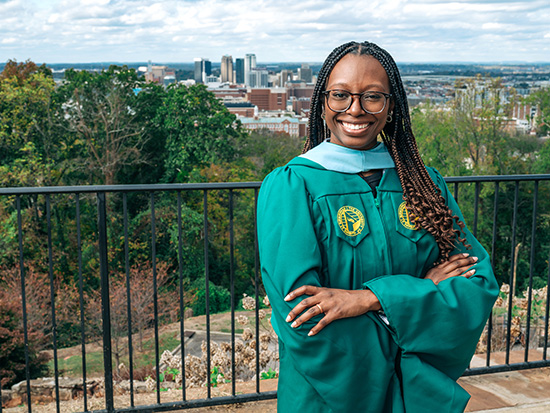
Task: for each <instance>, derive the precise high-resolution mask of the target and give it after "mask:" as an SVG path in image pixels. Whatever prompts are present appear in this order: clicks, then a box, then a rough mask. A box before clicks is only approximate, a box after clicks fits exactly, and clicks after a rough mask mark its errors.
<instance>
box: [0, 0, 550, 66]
mask: <svg viewBox="0 0 550 413" xmlns="http://www.w3.org/2000/svg"><path fill="white" fill-rule="evenodd" d="M363 4H365V5H363ZM0 15H1V16H2V19H1V20H0V39H4V40H3V41H2V42H1V43H0V58H17V59H18V60H25V59H27V58H30V59H33V60H35V61H37V62H42V61H47V62H62V61H71V62H86V61H88V62H89V61H146V60H148V59H152V60H154V61H158V62H170V61H187V62H190V61H192V60H193V58H194V57H197V56H205V57H210V59H211V60H213V61H217V60H219V59H220V58H221V56H222V55H224V54H231V55H233V57H236V56H243V55H244V54H245V53H256V55H257V56H258V61H260V62H261V61H264V62H267V61H310V62H312V61H322V60H323V59H324V58H325V56H326V55H327V54H328V53H329V52H330V50H331V49H332V48H333V47H336V46H337V45H339V44H341V43H343V42H346V41H349V40H371V41H375V42H377V43H378V44H380V45H381V46H382V47H385V48H386V49H388V50H389V51H390V52H391V53H392V54H394V56H395V58H396V59H397V60H400V61H422V60H423V61H426V60H429V61H449V60H457V59H459V60H468V61H476V60H477V61H480V60H483V61H487V60H522V59H524V60H540V59H541V58H542V56H541V51H542V50H548V41H547V39H548V21H550V4H549V2H548V1H547V0H526V1H519V0H517V1H506V0H464V1H451V2H447V1H444V0H410V1H405V0H371V1H369V2H368V3H367V2H364V3H359V4H358V3H357V2H356V1H351V0H343V1H339V2H335V1H329V0H303V1H295V0H256V1H255V2H250V1H249V0H231V1H227V0H195V1H190V0H187V1H182V0H46V1H44V0H40V1H39V0H30V1H24V0H8V1H3V2H0ZM5 40H9V41H5Z"/></svg>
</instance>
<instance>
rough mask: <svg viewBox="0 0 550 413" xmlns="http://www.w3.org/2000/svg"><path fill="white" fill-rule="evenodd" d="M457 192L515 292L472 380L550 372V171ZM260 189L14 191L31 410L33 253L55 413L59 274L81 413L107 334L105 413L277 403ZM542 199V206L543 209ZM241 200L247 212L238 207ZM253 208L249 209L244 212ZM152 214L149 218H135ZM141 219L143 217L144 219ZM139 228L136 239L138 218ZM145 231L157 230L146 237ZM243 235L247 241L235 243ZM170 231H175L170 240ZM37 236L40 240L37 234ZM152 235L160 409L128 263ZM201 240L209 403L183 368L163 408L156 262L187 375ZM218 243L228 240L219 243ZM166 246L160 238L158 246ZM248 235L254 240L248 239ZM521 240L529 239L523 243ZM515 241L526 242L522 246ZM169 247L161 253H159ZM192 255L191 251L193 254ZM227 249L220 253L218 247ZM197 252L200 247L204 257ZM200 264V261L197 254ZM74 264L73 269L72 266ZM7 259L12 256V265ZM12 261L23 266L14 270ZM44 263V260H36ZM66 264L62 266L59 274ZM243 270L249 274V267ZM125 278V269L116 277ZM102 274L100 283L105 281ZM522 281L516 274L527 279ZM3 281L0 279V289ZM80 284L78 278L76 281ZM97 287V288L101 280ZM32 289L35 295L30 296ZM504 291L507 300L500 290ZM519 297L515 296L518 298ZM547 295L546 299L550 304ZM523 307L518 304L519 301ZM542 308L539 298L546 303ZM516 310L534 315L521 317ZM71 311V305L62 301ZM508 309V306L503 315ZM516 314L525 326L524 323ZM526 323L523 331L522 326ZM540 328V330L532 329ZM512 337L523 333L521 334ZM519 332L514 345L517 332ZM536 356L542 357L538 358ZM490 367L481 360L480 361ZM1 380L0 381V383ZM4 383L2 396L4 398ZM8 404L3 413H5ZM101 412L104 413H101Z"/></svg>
mask: <svg viewBox="0 0 550 413" xmlns="http://www.w3.org/2000/svg"><path fill="white" fill-rule="evenodd" d="M446 181H447V183H448V184H449V185H450V187H451V188H452V189H453V191H454V196H455V198H456V199H457V201H458V202H459V205H460V206H461V209H462V211H463V214H464V216H465V219H466V222H467V223H468V224H469V226H470V228H471V229H472V232H473V233H474V235H476V236H477V237H478V238H479V239H480V241H481V242H482V243H483V244H484V245H485V247H486V248H487V250H488V251H489V252H490V253H491V257H492V260H493V261H492V262H493V267H494V268H495V273H496V275H497V278H498V279H499V281H500V283H501V284H502V283H504V282H505V281H506V282H507V284H508V285H509V290H508V291H509V292H508V293H507V297H508V299H507V301H506V300H504V301H503V302H502V306H501V308H500V309H498V308H497V309H496V310H495V311H494V312H493V314H492V315H491V318H490V320H489V322H488V325H487V328H486V331H485V332H484V336H483V338H482V340H481V342H480V343H481V348H480V354H478V355H477V356H476V357H478V359H477V360H478V362H477V364H474V363H473V364H472V366H471V368H469V369H468V370H467V371H466V372H465V375H473V374H485V373H491V372H497V371H505V370H516V369H527V368H535V367H542V366H550V360H548V358H547V351H548V328H549V323H548V319H549V300H548V298H546V299H545V301H544V302H541V300H540V299H538V298H537V299H535V298H536V297H534V296H533V294H534V291H535V287H536V286H537V285H538V286H539V287H540V286H541V285H545V286H546V288H548V287H547V286H548V284H549V283H550V265H549V262H550V174H549V175H546V174H545V175H508V176H477V177H451V178H447V179H446ZM259 187H260V183H259V182H251V183H209V184H166V185H114V186H84V187H47V188H5V189H0V205H1V206H2V209H0V214H3V216H0V218H2V219H7V218H6V217H10V216H16V223H17V224H16V225H17V235H16V239H15V237H12V238H13V239H11V241H10V240H9V239H8V240H7V241H6V243H7V245H11V246H12V247H13V248H14V249H17V256H16V257H17V260H16V261H14V262H16V263H18V272H19V277H20V280H19V285H20V291H19V292H17V295H19V294H20V297H21V318H22V326H23V331H24V340H25V361H26V371H25V380H26V401H27V405H28V411H29V412H31V411H32V400H33V394H32V391H31V372H30V368H29V364H30V360H29V340H30V337H29V335H28V329H29V326H28V323H29V313H28V312H29V308H28V306H29V305H30V304H29V303H28V297H27V294H28V293H29V285H28V279H27V278H28V274H27V273H26V271H27V269H28V266H29V263H30V262H31V261H32V260H36V257H35V254H34V250H35V249H37V248H41V247H45V248H47V254H46V255H47V263H46V264H45V265H44V266H43V267H42V269H41V270H42V271H44V272H45V273H47V284H48V285H47V286H44V288H48V289H49V292H48V295H49V307H50V308H49V316H48V317H49V319H48V321H47V323H48V337H49V339H51V343H50V344H49V345H48V346H47V347H48V349H49V350H50V352H51V354H52V357H53V362H52V370H53V377H54V381H55V397H54V398H55V400H56V410H57V411H60V403H61V402H60V392H59V388H60V383H59V379H60V376H61V373H62V372H61V371H60V367H59V356H58V351H59V348H58V347H59V336H58V335H59V333H60V332H61V331H60V328H59V326H58V325H57V322H58V314H57V313H56V311H57V310H56V308H57V307H56V299H58V297H59V292H58V291H57V290H56V289H57V288H59V280H58V278H60V277H61V278H62V277H64V276H65V277H66V276H67V274H72V272H74V273H75V274H76V275H74V274H73V276H74V278H75V279H76V278H77V280H76V282H75V285H77V286H78V297H77V298H76V299H75V301H76V302H75V304H74V305H75V307H74V308H75V310H74V311H77V312H78V316H79V326H78V327H79V330H80V331H79V332H78V334H79V335H78V341H79V345H80V353H81V357H82V388H83V392H82V394H83V398H82V403H81V405H80V406H81V407H80V410H81V411H91V410H90V408H91V407H90V399H89V398H88V391H87V383H88V378H89V374H88V372H87V370H88V360H87V354H86V353H87V348H86V345H87V344H89V343H90V342H91V341H93V340H97V339H98V338H97V334H100V336H99V337H100V339H99V340H100V341H101V344H102V355H103V370H102V376H103V379H104V383H103V386H104V407H103V409H101V410H99V411H105V412H126V411H169V410H174V409H182V408H193V407H201V406H212V405H222V404H231V403H242V402H248V401H258V400H265V399H272V398H275V397H276V392H275V391H262V388H261V387H262V386H261V381H260V372H261V367H260V366H261V363H260V353H261V352H260V331H259V324H260V323H259V308H260V302H259V296H260V293H261V292H262V287H261V281H260V274H259V262H258V254H257V240H256V239H255V235H254V234H255V233H256V230H255V223H256V212H255V211H256V208H255V205H256V200H257V195H258V189H259ZM541 200H542V202H541ZM236 202H238V205H239V208H241V209H242V210H241V209H237V210H236V209H235V204H236ZM243 210H244V212H243ZM189 211H194V212H193V213H196V214H201V215H202V224H198V223H197V222H195V223H194V225H195V227H194V228H195V229H198V228H199V225H200V231H199V232H198V235H197V236H196V237H195V238H193V237H191V238H189V236H186V235H185V234H184V230H185V228H186V227H185V225H187V224H186V222H187V220H188V218H189V216H188V214H191V215H192V212H189ZM235 212H238V213H239V219H238V221H239V223H240V225H238V223H236V218H235ZM140 217H143V222H142V221H139V219H138V218H140ZM140 219H141V218H140ZM132 220H135V221H136V222H139V225H138V226H137V229H136V228H133V229H132V234H130V231H129V230H130V221H132ZM146 227H148V229H146ZM235 229H237V232H238V233H239V234H240V238H239V240H236V236H235V234H236V233H235ZM167 233H173V234H177V235H174V236H173V237H172V238H171V240H172V241H170V242H169V241H167V239H168V235H167ZM31 234H33V235H32V236H31ZM144 234H146V235H147V237H148V241H147V244H148V246H147V248H145V247H144V248H142V249H141V250H140V251H141V254H143V250H147V255H148V256H149V259H150V262H151V271H150V274H151V283H152V291H153V295H152V301H153V307H152V311H153V316H152V319H150V320H149V324H148V327H150V328H152V330H153V332H154V346H153V347H154V349H153V351H152V352H153V353H154V363H152V364H154V375H155V377H154V379H155V380H154V381H155V391H156V400H155V401H154V402H153V403H152V404H151V403H149V404H139V403H136V389H135V379H134V378H135V373H136V372H135V370H134V365H135V358H134V356H135V354H134V348H135V343H134V335H135V334H134V331H135V328H134V321H135V320H133V319H132V308H133V303H132V294H131V291H132V285H131V277H130V272H131V266H132V264H133V263H135V262H137V261H139V260H140V257H141V255H140V254H138V253H136V248H137V247H135V245H134V244H139V242H138V241H139V240H138V241H136V237H138V238H140V240H143V239H144V238H143V237H144ZM197 237H198V238H200V239H201V243H202V249H203V258H202V261H203V262H202V268H203V271H204V273H203V274H201V278H202V276H204V290H205V300H206V303H205V330H206V331H205V334H206V351H205V363H206V366H205V375H206V377H204V383H205V385H206V395H205V397H201V398H190V397H189V394H188V386H187V383H186V372H185V371H182V383H181V385H180V387H181V394H180V396H179V398H178V400H177V401H166V399H165V400H164V401H163V400H162V399H163V398H164V397H163V396H162V390H163V389H162V388H161V381H162V380H161V378H162V376H161V375H162V372H161V363H160V359H161V351H160V335H159V328H160V327H161V324H162V323H163V316H161V315H160V313H161V309H160V308H159V297H158V293H159V289H160V287H159V285H157V282H158V277H159V268H157V264H158V262H159V254H162V257H163V259H165V258H166V257H168V256H170V257H172V263H173V264H174V265H173V274H174V275H173V277H172V282H173V283H175V287H174V288H172V289H173V290H174V291H177V296H178V299H177V304H174V307H175V308H176V309H177V313H178V314H177V319H178V322H179V341H180V342H179V345H180V348H181V358H182V369H183V370H185V362H184V359H185V356H186V351H187V349H186V345H185V331H186V328H185V324H184V323H185V320H184V316H183V315H184V312H185V302H184V296H185V293H186V291H185V280H184V275H183V274H184V272H185V264H184V263H185V262H186V259H187V257H186V256H185V255H186V253H185V252H184V251H187V250H188V246H186V245H184V244H185V242H186V240H188V239H192V240H194V241H193V242H195V245H194V247H195V249H197V248H199V247H198V246H197V245H198V244H197V242H198V241H197V239H198V238H197ZM214 237H221V238H223V240H217V238H216V239H214ZM161 238H162V239H161ZM247 238H251V239H252V240H253V242H249V241H247ZM216 240H217V241H219V242H218V243H219V244H223V247H224V248H227V255H228V258H227V260H226V261H224V262H225V263H226V264H227V266H228V268H226V269H224V270H223V271H224V273H225V274H226V275H227V277H226V281H227V284H228V285H226V287H227V289H228V290H229V291H230V303H231V309H230V314H231V327H230V343H231V344H230V348H231V367H230V370H231V377H232V378H233V379H232V380H231V384H230V386H231V390H230V395H222V396H213V395H212V388H213V383H212V382H211V377H210V376H211V374H212V368H213V367H215V366H212V360H211V350H212V348H211V346H212V340H211V325H210V318H211V314H210V308H211V307H210V300H211V299H212V297H211V294H210V290H209V288H210V279H211V275H212V274H211V271H212V268H211V266H212V262H211V261H212V249H213V243H214V242H215V241H216ZM222 241H223V242H222ZM520 241H521V242H520ZM239 242H241V243H243V244H244V245H245V247H246V248H248V249H250V250H251V251H249V253H250V254H251V255H250V257H249V258H250V259H248V261H246V260H245V261H246V262H243V260H242V257H241V259H240V261H239V260H238V259H237V255H239V256H241V255H242V254H243V252H242V251H239V254H236V248H237V247H239ZM518 244H520V245H519V246H518ZM157 247H158V248H161V249H162V251H158V250H157ZM186 248H187V249H186ZM217 248H218V249H219V248H220V247H219V246H218V247H217ZM195 252H196V251H195ZM193 257H194V258H192V259H195V260H196V259H198V258H197V256H196V254H195V256H193ZM67 260H68V261H71V262H73V263H74V262H76V264H75V265H73V266H71V264H70V263H69V264H67V262H66V261H67ZM7 261H9V260H7ZM14 265H15V264H14ZM33 265H35V264H33ZM111 265H112V266H116V267H117V268H118V269H120V273H121V274H123V275H124V277H125V289H126V291H125V293H126V297H125V306H126V319H125V322H126V323H127V324H126V327H125V328H126V332H127V337H126V340H127V353H128V355H127V356H128V370H129V388H128V396H127V399H128V400H127V401H126V402H123V403H121V402H117V401H116V400H115V383H114V380H113V374H114V371H113V337H112V329H113V314H111V302H110V300H111V298H112V297H111V295H110V288H112V286H110V278H112V271H113V270H112V269H111V268H110V266H111ZM61 267H63V268H61ZM243 267H245V268H243ZM117 271H118V270H117ZM243 271H244V272H248V273H249V279H250V280H251V281H252V282H253V283H254V294H255V312H254V317H255V332H254V333H255V343H254V350H255V369H254V378H253V381H255V389H254V390H255V391H253V392H250V391H249V392H247V393H244V394H243V392H242V391H240V390H239V389H238V388H237V383H236V382H237V380H236V377H237V376H236V364H237V363H236V360H235V354H236V352H235V348H236V341H235V336H236V332H237V329H236V326H235V319H236V304H237V301H238V300H237V297H236V290H235V283H236V277H237V273H242V272H243ZM98 274H99V277H98V276H97V275H98ZM518 274H519V275H518ZM1 281H2V277H0V282H1ZM73 281H75V280H73ZM97 281H99V282H98V285H92V284H93V283H94V282H97ZM520 284H521V286H522V288H524V290H525V291H526V297H523V298H520V297H518V296H517V295H516V292H517V293H519V292H520V290H519V288H520ZM98 288H99V290H100V292H101V294H100V302H101V313H100V314H101V328H100V330H101V332H98V331H96V332H95V334H96V335H95V336H93V335H92V334H91V333H90V332H89V331H88V330H89V327H88V326H87V323H88V321H87V318H86V313H87V306H89V304H90V303H89V302H86V297H88V296H87V295H86V294H87V293H86V292H87V291H90V290H93V289H96V290H97V289H98ZM33 293H34V292H33ZM503 295H506V294H505V293H503ZM514 297H515V298H514ZM546 297H547V296H546ZM518 300H519V301H518ZM537 300H538V301H537ZM518 302H520V303H521V305H522V306H523V307H525V308H521V309H518ZM65 304H66V303H65ZM504 305H505V306H506V307H504ZM518 317H519V321H518ZM518 323H519V327H518V328H515V327H516V326H517V325H518ZM533 324H535V325H533ZM513 327H514V328H515V329H514V328H513ZM518 331H519V332H520V334H519V336H517V337H516V335H515V334H516V333H517V332H518ZM518 347H520V348H521V349H522V350H523V357H522V360H520V361H519V362H518V361H516V358H517V353H518V352H517V351H516V350H515V349H516V348H518ZM533 354H534V356H533ZM481 359H483V363H480V362H479V360H481ZM0 379H2V377H0ZM2 390H4V391H5V390H6V389H2V388H1V387H0V396H1V393H2ZM1 411H2V407H1V406H0V413H1ZM93 411H98V410H97V409H93Z"/></svg>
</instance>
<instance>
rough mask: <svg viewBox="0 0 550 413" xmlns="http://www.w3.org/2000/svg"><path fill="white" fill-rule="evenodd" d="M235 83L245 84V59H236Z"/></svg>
mask: <svg viewBox="0 0 550 413" xmlns="http://www.w3.org/2000/svg"><path fill="white" fill-rule="evenodd" d="M235 83H237V84H239V85H243V84H244V59H242V58H238V59H235Z"/></svg>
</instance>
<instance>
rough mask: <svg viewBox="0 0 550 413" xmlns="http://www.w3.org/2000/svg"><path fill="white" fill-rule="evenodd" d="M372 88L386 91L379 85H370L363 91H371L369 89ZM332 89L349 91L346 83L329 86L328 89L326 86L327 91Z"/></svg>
mask: <svg viewBox="0 0 550 413" xmlns="http://www.w3.org/2000/svg"><path fill="white" fill-rule="evenodd" d="M373 87H377V88H380V89H383V90H386V88H385V87H384V86H383V85H382V84H381V83H374V84H371V85H367V88H366V89H365V91H367V90H372V89H371V88H373ZM334 88H342V89H344V90H348V89H351V88H350V87H349V85H348V84H346V83H335V84H333V85H330V88H329V87H328V85H327V89H334Z"/></svg>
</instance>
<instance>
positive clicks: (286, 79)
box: [279, 69, 292, 87]
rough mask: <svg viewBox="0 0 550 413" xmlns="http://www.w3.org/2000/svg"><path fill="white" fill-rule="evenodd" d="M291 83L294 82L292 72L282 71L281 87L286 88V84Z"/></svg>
mask: <svg viewBox="0 0 550 413" xmlns="http://www.w3.org/2000/svg"><path fill="white" fill-rule="evenodd" d="M291 81H292V70H286V69H283V70H281V82H280V84H279V86H281V87H285V85H286V83H287V82H291Z"/></svg>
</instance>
